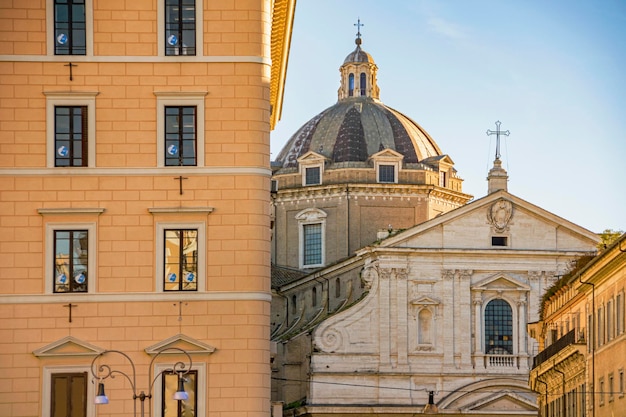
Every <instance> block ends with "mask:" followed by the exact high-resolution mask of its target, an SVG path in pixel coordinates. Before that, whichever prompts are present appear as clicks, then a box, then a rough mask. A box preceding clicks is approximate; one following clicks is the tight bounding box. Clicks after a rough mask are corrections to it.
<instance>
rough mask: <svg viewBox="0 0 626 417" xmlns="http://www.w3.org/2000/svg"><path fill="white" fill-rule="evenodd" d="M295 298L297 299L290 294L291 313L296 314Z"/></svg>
mask: <svg viewBox="0 0 626 417" xmlns="http://www.w3.org/2000/svg"><path fill="white" fill-rule="evenodd" d="M296 300H297V298H296V296H295V295H292V296H291V312H292V313H293V314H296V313H297V312H298V306H297V305H296Z"/></svg>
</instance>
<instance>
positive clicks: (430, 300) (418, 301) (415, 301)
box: [410, 296, 441, 306]
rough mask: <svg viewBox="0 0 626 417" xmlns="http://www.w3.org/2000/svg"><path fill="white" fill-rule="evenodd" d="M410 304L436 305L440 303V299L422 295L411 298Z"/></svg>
mask: <svg viewBox="0 0 626 417" xmlns="http://www.w3.org/2000/svg"><path fill="white" fill-rule="evenodd" d="M410 304H411V305H414V306H437V305H439V304H441V301H439V300H438V299H436V298H432V297H428V296H422V297H418V298H415V299H413V300H411V301H410Z"/></svg>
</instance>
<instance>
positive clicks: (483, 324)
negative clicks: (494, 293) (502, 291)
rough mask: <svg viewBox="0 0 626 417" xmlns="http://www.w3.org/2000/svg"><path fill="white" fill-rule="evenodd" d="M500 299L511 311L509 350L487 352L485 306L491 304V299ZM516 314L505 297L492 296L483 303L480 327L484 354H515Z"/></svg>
mask: <svg viewBox="0 0 626 417" xmlns="http://www.w3.org/2000/svg"><path fill="white" fill-rule="evenodd" d="M496 300H498V301H502V302H504V303H506V304H507V305H508V307H509V309H510V312H511V335H510V336H511V341H510V346H511V351H510V352H509V353H489V352H487V350H488V348H489V345H488V344H487V341H488V340H487V307H489V304H491V303H492V302H493V301H496ZM516 323H517V320H516V315H515V309H514V308H513V306H512V305H511V302H509V301H508V300H507V299H505V298H502V297H493V298H491V299H490V300H487V301H486V302H485V303H484V307H483V311H482V322H481V327H482V335H481V337H482V346H483V352H484V353H485V355H517V344H516V340H517V335H516V327H517V326H516Z"/></svg>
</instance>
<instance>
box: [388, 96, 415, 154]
mask: <svg viewBox="0 0 626 417" xmlns="http://www.w3.org/2000/svg"><path fill="white" fill-rule="evenodd" d="M383 110H384V112H385V115H386V116H387V120H389V124H390V125H391V130H392V132H393V141H394V144H395V148H396V149H395V151H396V152H399V153H401V154H402V155H404V162H406V163H418V162H419V160H418V159H417V154H416V153H415V148H414V146H413V141H412V140H411V137H410V136H409V134H408V132H407V131H406V128H405V127H404V126H403V125H402V123H401V122H400V120H398V118H397V117H396V116H395V115H394V114H393V113H392V112H390V111H389V110H387V109H385V108H384V109H383Z"/></svg>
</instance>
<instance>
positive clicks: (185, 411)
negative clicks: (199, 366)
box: [161, 371, 198, 417]
mask: <svg viewBox="0 0 626 417" xmlns="http://www.w3.org/2000/svg"><path fill="white" fill-rule="evenodd" d="M161 375H162V378H163V380H162V388H163V391H162V396H161V402H162V410H163V417H193V416H195V415H196V410H197V408H198V401H197V398H198V397H197V395H196V393H197V380H198V371H189V372H188V373H186V374H184V375H182V376H181V378H183V387H184V388H185V392H186V393H187V395H189V398H188V399H186V400H180V401H179V400H175V399H174V393H175V392H176V391H178V378H179V376H178V373H176V372H172V371H166V372H163V373H162V374H161Z"/></svg>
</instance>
